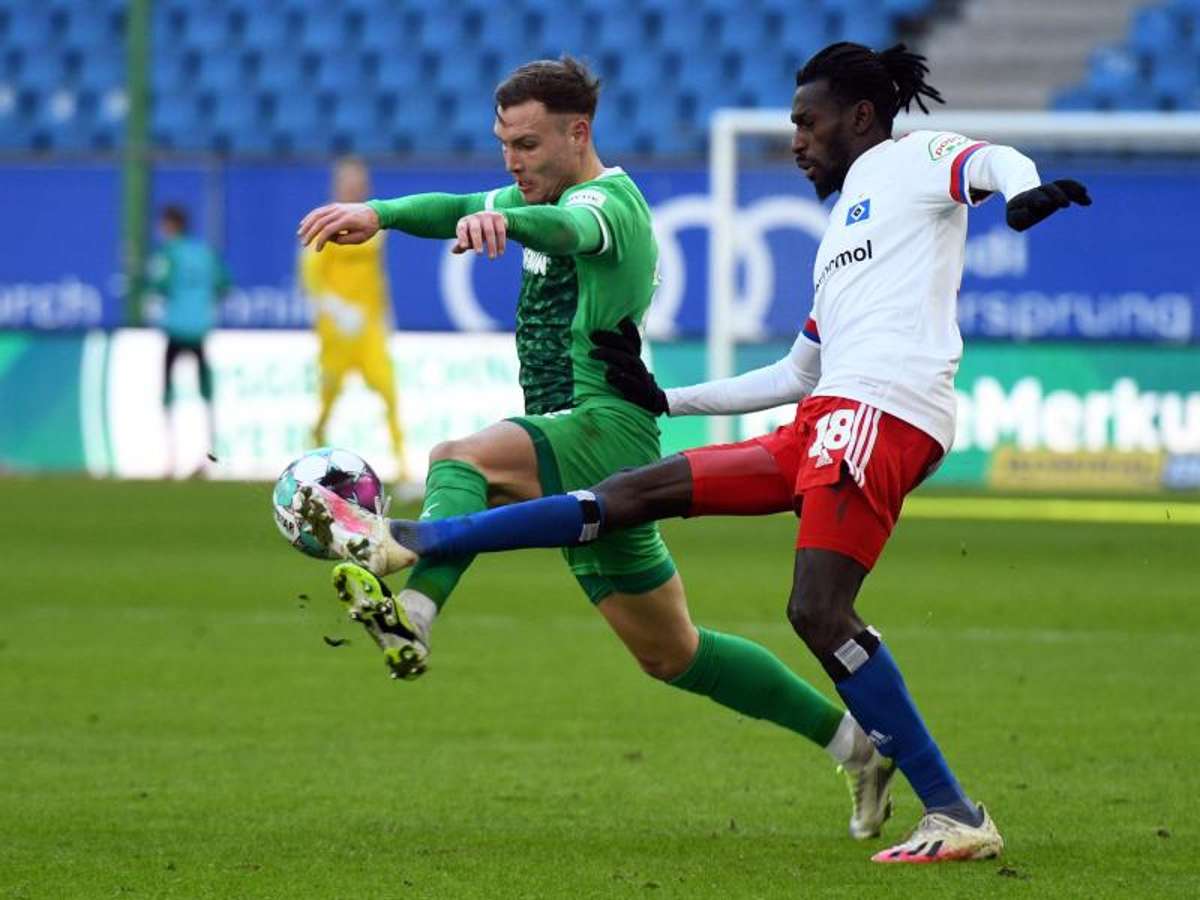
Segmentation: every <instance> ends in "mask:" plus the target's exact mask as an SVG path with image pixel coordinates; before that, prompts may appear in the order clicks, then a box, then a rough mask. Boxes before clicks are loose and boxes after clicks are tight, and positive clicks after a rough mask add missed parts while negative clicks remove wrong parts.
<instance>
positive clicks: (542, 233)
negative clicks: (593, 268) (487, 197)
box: [454, 205, 606, 259]
mask: <svg viewBox="0 0 1200 900" xmlns="http://www.w3.org/2000/svg"><path fill="white" fill-rule="evenodd" d="M455 233H456V236H457V237H458V243H457V244H456V245H455V247H454V252H455V253H466V252H467V251H468V250H474V251H475V252H476V253H484V252H486V253H487V255H488V258H489V259H495V258H496V257H497V256H499V255H500V254H502V253H503V252H504V250H505V247H507V245H508V239H509V238H512V239H513V240H514V241H516V242H517V243H519V244H524V245H525V246H526V247H528V248H529V249H530V250H539V251H541V252H542V253H548V254H549V255H551V256H575V255H577V254H581V253H599V252H601V251H602V250H605V249H606V247H605V246H604V241H605V238H604V232H603V231H602V230H601V228H600V223H599V222H598V221H597V219H596V214H595V213H593V212H591V210H590V209H589V208H587V207H584V206H550V205H539V206H522V207H519V208H517V209H506V210H504V212H493V211H484V212H476V213H472V214H470V215H467V216H464V217H463V218H461V219H459V221H458V224H457V227H456V232H455Z"/></svg>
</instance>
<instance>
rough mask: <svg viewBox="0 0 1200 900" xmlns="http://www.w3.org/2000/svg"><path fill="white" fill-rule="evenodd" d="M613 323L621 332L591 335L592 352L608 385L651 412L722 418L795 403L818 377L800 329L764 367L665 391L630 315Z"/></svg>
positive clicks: (815, 354) (816, 348)
mask: <svg viewBox="0 0 1200 900" xmlns="http://www.w3.org/2000/svg"><path fill="white" fill-rule="evenodd" d="M618 327H619V328H620V331H595V332H593V333H592V341H593V342H594V343H595V344H596V349H595V350H593V351H592V352H591V355H592V357H593V358H594V359H599V360H603V361H604V363H605V364H606V366H607V371H606V373H605V375H606V377H607V378H608V382H609V384H611V385H612V386H613V387H615V388H616V389H617V390H618V391H620V392H621V395H622V396H624V397H625V399H626V400H628V401H630V402H631V403H636V404H637V405H638V406H641V407H642V408H643V409H646V410H648V411H649V412H652V413H654V414H655V415H662V414H663V413H666V414H667V415H671V416H687V415H706V416H721V415H734V414H737V413H747V412H757V411H759V410H761V409H771V408H772V407H775V406H783V405H784V404H786V403H797V402H799V401H800V400H802V399H803V398H804V397H806V396H808V395H809V394H810V393H811V392H812V389H813V388H814V387H816V384H817V381H818V380H819V379H820V377H821V349H820V345H819V344H817V343H815V342H814V341H813V340H811V339H810V338H809V337H808V336H807V335H805V334H804V333H803V332H801V334H799V335H798V336H797V337H796V342H795V343H794V344H792V349H791V351H789V353H788V355H787V356H785V357H784V358H783V359H781V360H779V361H778V362H774V363H772V364H771V365H769V366H763V367H762V368H761V369H754V370H753V371H750V372H746V373H744V374H742V375H736V376H734V377H733V378H719V379H717V380H715V381H705V382H702V383H700V384H693V385H689V386H688V387H679V388H670V389H668V390H665V391H664V390H663V389H662V388H660V387H659V386H658V382H657V381H655V379H654V376H653V375H652V374H651V373H650V371H649V370H648V369H647V368H646V364H645V363H644V362H642V357H641V338H640V336H639V335H638V331H637V327H636V326H635V325H634V324H633V322H632V321H630V320H629V319H622V320H621V322H620V324H619V326H618Z"/></svg>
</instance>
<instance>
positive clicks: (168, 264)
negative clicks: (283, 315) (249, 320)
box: [147, 204, 230, 476]
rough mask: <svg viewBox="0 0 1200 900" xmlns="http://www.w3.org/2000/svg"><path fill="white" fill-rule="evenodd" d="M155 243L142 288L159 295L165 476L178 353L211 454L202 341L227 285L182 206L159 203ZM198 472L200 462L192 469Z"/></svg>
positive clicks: (208, 372) (171, 455)
mask: <svg viewBox="0 0 1200 900" xmlns="http://www.w3.org/2000/svg"><path fill="white" fill-rule="evenodd" d="M158 232H159V237H160V239H161V244H160V245H159V247H158V249H157V250H156V252H155V253H154V255H153V256H152V257H151V259H150V265H149V280H148V285H147V286H148V288H149V289H150V291H151V292H152V293H154V294H157V295H158V296H159V297H160V298H162V304H163V307H162V317H161V320H160V327H161V328H162V330H163V331H164V332H165V333H166V335H167V350H166V356H165V359H164V363H163V408H164V410H165V411H166V438H167V440H166V447H167V459H166V474H167V475H168V476H170V475H172V474H175V472H176V463H177V460H176V445H175V434H174V431H175V429H174V427H173V421H172V408H173V406H174V403H175V399H176V392H175V387H174V381H173V378H172V374H171V373H172V369H173V368H174V365H175V361H176V360H177V359H179V357H180V356H184V355H189V354H190V355H191V356H194V357H195V358H196V364H197V367H198V369H199V381H200V397H201V399H202V400H203V403H204V413H205V423H206V425H207V428H208V444H207V446H208V451H209V454H210V455H211V454H213V452H214V447H215V443H216V424H215V421H214V416H213V378H212V367H211V366H210V365H209V363H208V358H207V357H206V356H205V353H204V340H205V338H206V337H207V336H208V333H209V332H210V331H212V329H213V328H214V327H215V326H216V321H217V303H218V302H219V301H220V299H221V297H223V296H224V295H225V294H226V293H228V291H229V288H230V279H229V271H228V269H227V268H226V267H225V263H224V262H223V261H222V259H221V257H220V256H219V255H218V254H217V252H216V251H215V250H214V249H213V248H211V247H209V246H208V245H207V244H206V243H205V242H204V241H202V240H200V239H199V238H197V237H194V236H192V235H191V234H189V233H188V214H187V211H186V210H185V209H184V208H183V207H182V206H177V205H174V204H171V205H168V206H164V207H163V209H162V212H161V213H160V215H159V220H158ZM202 470H203V463H201V465H200V466H199V467H198V468H197V470H196V472H197V473H198V472H200V471H202Z"/></svg>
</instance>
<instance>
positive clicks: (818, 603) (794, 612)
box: [787, 551, 866, 657]
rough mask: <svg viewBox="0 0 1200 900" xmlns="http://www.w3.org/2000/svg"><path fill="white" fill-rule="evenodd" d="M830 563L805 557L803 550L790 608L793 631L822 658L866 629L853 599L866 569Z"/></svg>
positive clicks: (794, 581) (797, 567)
mask: <svg viewBox="0 0 1200 900" xmlns="http://www.w3.org/2000/svg"><path fill="white" fill-rule="evenodd" d="M817 552H818V553H828V551H817ZM828 555H829V556H837V555H838V554H828ZM829 562H830V560H828V559H822V558H817V559H813V558H811V557H808V558H806V552H805V551H800V553H799V554H798V555H797V566H796V573H795V577H794V579H793V581H792V593H791V596H790V597H789V598H788V606H787V617H788V621H789V622H790V623H791V625H792V629H793V630H794V631H795V632H796V634H797V635H799V637H800V639H801V640H802V641H804V643H805V644H806V645H807V646H808V649H809V650H811V651H812V653H813V654H814V655H816V656H819V657H821V656H826V655H828V654H830V653H832V652H833V651H834V650H836V649H837V648H838V647H840V646H841V645H842V644H844V643H845V642H846V641H848V640H849V639H850V638H852V637H854V635H856V634H858V633H859V632H860V631H861V630H862V629H863V627H864V626H863V623H862V621H861V620H860V619H859V618H858V615H857V614H856V613H855V612H854V600H855V597H856V596H857V595H858V589H859V586H860V585H861V583H862V577H863V575H865V574H866V570H865V569H864V568H862V567H861V566H860V565H859V564H858V563H853V561H850V562H851V563H852V565H851V566H845V565H843V564H842V563H841V562H840V561H835V564H834V565H833V566H830V565H829Z"/></svg>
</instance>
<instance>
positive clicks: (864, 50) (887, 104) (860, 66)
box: [796, 41, 946, 134]
mask: <svg viewBox="0 0 1200 900" xmlns="http://www.w3.org/2000/svg"><path fill="white" fill-rule="evenodd" d="M928 74H929V66H927V65H926V64H925V57H924V56H921V55H920V54H919V53H912V52H910V51H909V49H908V47H906V46H905V45H904V44H896V45H895V46H894V47H889V48H888V49H887V50H884V51H882V52H881V53H876V52H875V51H874V50H872V49H871V48H870V47H864V46H863V45H862V44H852V43H850V42H849V41H841V42H839V43H836V44H830V45H829V46H828V47H826V48H825V49H824V50H822V51H821V52H820V53H818V54H817V55H816V56H814V57H813V58H812V59H810V60H809V61H808V62H807V63H805V64H804V68H803V69H801V70H800V71H799V72H797V73H796V85H797V87H798V86H800V85H802V84H807V83H808V82H810V81H817V80H818V79H821V78H824V79H826V80H828V82H829V89H830V91H832V92H833V94H834V96H836V97H837V98H838V99H839V100H840V101H842V102H843V103H856V102H858V101H859V100H870V101H871V103H872V104H874V106H875V115H876V117H877V118H878V119H879V124H880V125H882V126H883V128H884V130H885V131H887V132H888V133H889V134H890V133H891V131H892V120H893V119H895V118H896V113H898V112H899V111H900V110H902V109H903V110H905V111H907V110H908V107H909V105H910V104H911V103H912V102H913V101H914V100H916V101H917V106H919V107H921V111H922V112H925V113H927V112H929V107H927V106H926V105H925V101H924V99H923V98H925V97H928V98H929V99H930V100H934V101H936V102H938V103H945V102H946V101H945V100H943V99H942V95H941V94H940V93H939V92H938V90H937V88H933V87H930V86H929V85H928V84H926V83H925V76H926V75H928Z"/></svg>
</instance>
